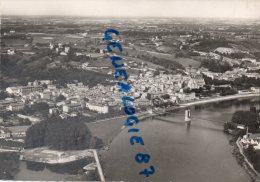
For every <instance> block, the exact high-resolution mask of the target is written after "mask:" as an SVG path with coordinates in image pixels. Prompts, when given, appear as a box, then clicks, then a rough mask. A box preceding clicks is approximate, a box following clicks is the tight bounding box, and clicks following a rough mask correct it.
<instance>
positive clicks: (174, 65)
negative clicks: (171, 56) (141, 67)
mask: <svg viewBox="0 0 260 182" xmlns="http://www.w3.org/2000/svg"><path fill="white" fill-rule="evenodd" d="M138 58H140V59H142V60H145V61H149V62H151V63H153V64H156V65H160V66H163V67H164V68H166V69H171V70H176V69H183V70H184V66H182V65H181V64H180V63H178V62H176V61H174V60H168V59H163V58H158V57H155V56H146V55H138Z"/></svg>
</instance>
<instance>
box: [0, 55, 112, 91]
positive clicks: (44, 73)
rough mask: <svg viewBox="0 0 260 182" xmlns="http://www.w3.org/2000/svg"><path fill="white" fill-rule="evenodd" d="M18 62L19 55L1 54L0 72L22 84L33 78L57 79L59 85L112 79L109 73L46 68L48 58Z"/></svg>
mask: <svg viewBox="0 0 260 182" xmlns="http://www.w3.org/2000/svg"><path fill="white" fill-rule="evenodd" d="M19 62H21V59H19V56H18V57H17V56H14V57H13V56H12V57H10V56H9V57H8V56H3V57H2V59H1V61H0V64H1V71H2V72H1V74H4V76H6V77H9V78H15V79H16V80H17V81H18V82H19V84H22V85H26V84H27V82H28V81H34V80H57V83H58V84H61V85H65V84H66V83H68V82H72V81H73V80H78V81H80V82H83V83H84V84H86V85H89V86H90V87H91V86H95V85H97V84H98V83H100V84H109V82H107V79H109V78H111V79H112V76H110V75H106V74H103V73H100V72H93V71H89V70H78V69H64V68H53V69H47V68H46V64H47V63H49V60H47V61H46V62H44V61H41V62H38V61H35V60H34V58H33V60H24V61H23V63H22V64H19ZM38 63H39V64H38Z"/></svg>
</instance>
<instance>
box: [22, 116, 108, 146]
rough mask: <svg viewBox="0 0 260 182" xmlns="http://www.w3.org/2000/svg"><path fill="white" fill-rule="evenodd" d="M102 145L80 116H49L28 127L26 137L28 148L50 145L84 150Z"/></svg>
mask: <svg viewBox="0 0 260 182" xmlns="http://www.w3.org/2000/svg"><path fill="white" fill-rule="evenodd" d="M102 145H103V143H102V141H101V140H100V139H98V138H96V137H92V135H91V133H90V131H89V129H88V128H87V126H86V125H85V124H84V122H83V121H81V120H80V118H69V119H66V120H62V119H60V118H57V117H52V118H49V119H48V121H41V122H40V123H37V124H35V125H32V126H31V127H30V128H28V130H27V132H26V138H25V147H26V148H35V147H42V146H48V147H49V148H51V149H55V150H82V149H87V148H100V147H102Z"/></svg>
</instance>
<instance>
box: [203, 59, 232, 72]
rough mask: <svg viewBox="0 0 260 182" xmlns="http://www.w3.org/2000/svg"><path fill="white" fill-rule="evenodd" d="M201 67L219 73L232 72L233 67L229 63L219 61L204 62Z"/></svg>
mask: <svg viewBox="0 0 260 182" xmlns="http://www.w3.org/2000/svg"><path fill="white" fill-rule="evenodd" d="M201 67H204V68H208V69H209V71H212V72H217V73H224V72H226V71H229V70H232V66H231V65H230V64H229V63H227V62H223V61H218V60H204V61H202V63H201Z"/></svg>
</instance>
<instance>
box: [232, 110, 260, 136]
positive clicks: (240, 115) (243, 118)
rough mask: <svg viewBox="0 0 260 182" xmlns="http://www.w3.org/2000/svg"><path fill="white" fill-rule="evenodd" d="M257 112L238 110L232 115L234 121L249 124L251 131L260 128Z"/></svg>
mask: <svg viewBox="0 0 260 182" xmlns="http://www.w3.org/2000/svg"><path fill="white" fill-rule="evenodd" d="M257 117H258V116H257V113H256V112H252V111H236V112H235V113H234V114H233V116H232V122H233V123H236V124H243V125H245V126H248V128H249V130H250V131H255V130H257V129H258V127H259V124H258V123H257Z"/></svg>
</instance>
